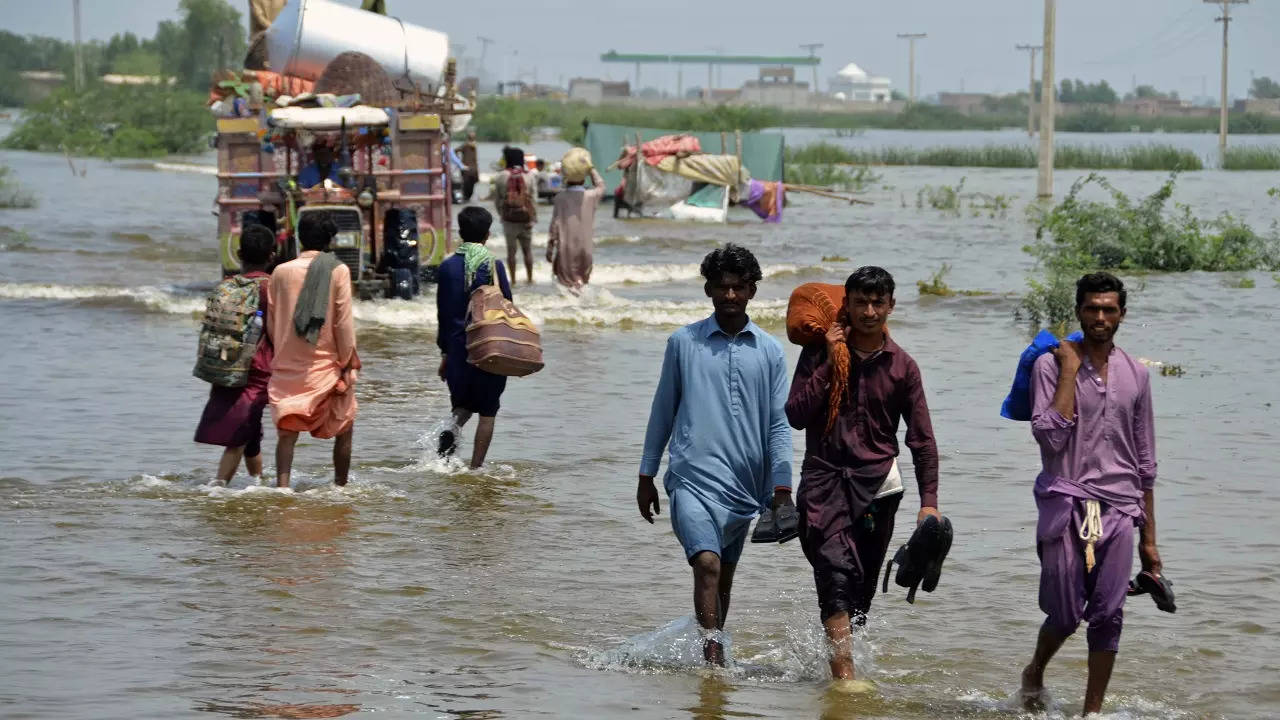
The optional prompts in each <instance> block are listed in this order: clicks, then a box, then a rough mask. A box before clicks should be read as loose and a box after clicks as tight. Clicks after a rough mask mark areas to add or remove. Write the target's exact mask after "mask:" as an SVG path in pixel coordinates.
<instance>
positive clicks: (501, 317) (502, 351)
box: [466, 272, 544, 377]
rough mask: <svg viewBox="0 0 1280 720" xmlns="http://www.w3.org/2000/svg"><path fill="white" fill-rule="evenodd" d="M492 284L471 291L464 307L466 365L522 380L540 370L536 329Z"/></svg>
mask: <svg viewBox="0 0 1280 720" xmlns="http://www.w3.org/2000/svg"><path fill="white" fill-rule="evenodd" d="M490 277H491V278H492V280H493V282H491V283H489V284H486V285H481V286H480V287H478V288H476V289H475V290H473V291H472V292H471V301H470V303H469V304H468V306H467V326H466V332H467V362H469V363H471V364H472V365H474V366H476V367H477V368H479V369H481V370H484V371H485V372H489V373H493V374H494V375H506V376H508V377H524V376H525V375H531V374H533V373H536V372H538V371H539V370H541V369H542V367H543V364H544V363H543V362H542V336H541V334H540V333H539V332H538V328H537V326H535V325H534V324H533V321H532V320H530V319H529V318H528V317H527V316H526V315H525V314H524V313H522V312H520V310H519V309H517V308H516V306H515V304H513V303H512V302H511V301H510V300H508V299H506V298H505V297H503V295H502V289H501V288H499V287H498V282H497V273H496V272H491V273H490Z"/></svg>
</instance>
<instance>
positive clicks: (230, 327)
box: [191, 275, 262, 388]
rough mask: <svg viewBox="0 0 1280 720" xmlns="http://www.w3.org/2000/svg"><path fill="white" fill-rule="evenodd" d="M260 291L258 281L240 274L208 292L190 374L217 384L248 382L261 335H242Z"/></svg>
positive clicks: (255, 306)
mask: <svg viewBox="0 0 1280 720" xmlns="http://www.w3.org/2000/svg"><path fill="white" fill-rule="evenodd" d="M261 293H262V286H261V284H259V282H258V281H257V280H255V279H253V278H247V277H244V276H243V275H236V276H235V277H230V278H227V279H226V280H223V281H222V282H220V283H218V285H217V287H215V288H214V289H213V292H211V293H209V298H208V300H207V301H206V302H205V311H204V320H203V322H202V324H201V327H200V345H199V347H198V348H197V349H196V366H195V369H194V370H192V371H191V374H192V375H194V376H196V377H198V378H200V379H201V380H204V381H205V382H208V383H212V384H214V385H218V386H221V387H232V388H234V387H244V386H245V385H247V384H248V383H249V366H250V365H251V364H252V363H253V356H254V354H255V353H256V352H257V351H258V342H259V341H260V340H261V339H262V338H261V336H259V337H258V338H256V339H253V340H252V342H251V343H246V342H245V340H246V338H245V336H246V335H247V334H249V327H250V325H251V324H252V322H253V318H254V316H255V315H256V314H257V313H258V310H259V305H260V304H261V302H262V295H261ZM259 327H261V326H259Z"/></svg>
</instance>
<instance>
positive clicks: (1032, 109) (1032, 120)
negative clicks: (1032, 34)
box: [1015, 45, 1044, 137]
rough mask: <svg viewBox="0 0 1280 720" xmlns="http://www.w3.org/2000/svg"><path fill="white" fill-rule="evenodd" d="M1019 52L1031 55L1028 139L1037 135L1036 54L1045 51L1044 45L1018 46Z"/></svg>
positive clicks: (1028, 95) (1028, 91)
mask: <svg viewBox="0 0 1280 720" xmlns="http://www.w3.org/2000/svg"><path fill="white" fill-rule="evenodd" d="M1015 47H1016V48H1017V49H1019V50H1026V51H1027V52H1029V53H1031V76H1030V77H1031V80H1030V82H1029V83H1028V84H1027V137H1034V136H1035V134H1036V53H1038V52H1040V51H1041V50H1043V49H1044V46H1043V45H1016V46H1015Z"/></svg>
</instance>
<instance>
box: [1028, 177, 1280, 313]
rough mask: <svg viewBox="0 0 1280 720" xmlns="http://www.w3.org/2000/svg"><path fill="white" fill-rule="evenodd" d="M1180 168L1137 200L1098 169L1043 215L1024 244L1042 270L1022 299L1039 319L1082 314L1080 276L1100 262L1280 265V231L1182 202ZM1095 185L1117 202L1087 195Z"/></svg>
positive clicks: (1121, 266)
mask: <svg viewBox="0 0 1280 720" xmlns="http://www.w3.org/2000/svg"><path fill="white" fill-rule="evenodd" d="M1175 179H1176V175H1170V176H1169V179H1168V180H1166V181H1165V182H1164V184H1162V185H1161V186H1160V188H1159V189H1158V190H1156V191H1155V192H1154V193H1152V194H1151V195H1148V196H1147V197H1145V198H1143V199H1141V200H1140V201H1138V202H1134V201H1133V200H1131V199H1130V198H1129V196H1127V195H1125V194H1124V193H1122V192H1120V191H1119V190H1118V189H1116V188H1115V187H1114V186H1113V185H1111V183H1109V182H1107V180H1106V178H1103V177H1101V176H1099V175H1097V174H1096V173H1094V174H1090V175H1088V176H1086V177H1083V178H1081V179H1079V180H1077V181H1076V182H1075V183H1074V184H1073V185H1072V186H1071V190H1070V192H1068V193H1067V196H1066V197H1065V198H1063V200H1062V202H1061V203H1059V204H1058V205H1057V206H1056V207H1054V208H1053V209H1052V210H1050V211H1048V212H1047V213H1045V214H1044V215H1043V216H1042V217H1041V218H1040V220H1039V227H1038V228H1037V229H1036V241H1035V242H1034V243H1032V244H1030V245H1027V246H1026V247H1024V248H1023V250H1024V251H1025V252H1027V253H1029V254H1030V255H1032V256H1033V257H1035V259H1036V261H1037V266H1038V267H1039V269H1040V270H1041V273H1042V275H1041V276H1040V277H1035V278H1031V279H1029V280H1028V285H1029V286H1030V288H1031V290H1030V292H1029V293H1028V294H1027V296H1026V297H1025V298H1023V301H1022V303H1021V304H1020V307H1019V315H1025V316H1026V317H1027V318H1028V319H1030V320H1031V321H1032V322H1033V323H1035V324H1037V325H1048V326H1050V327H1062V326H1064V325H1065V324H1066V323H1069V322H1070V321H1071V319H1072V318H1073V317H1074V314H1075V282H1076V280H1077V279H1078V278H1079V277H1080V276H1081V275H1083V274H1084V273H1087V272H1091V271H1094V270H1114V271H1117V272H1124V271H1144V270H1155V271H1166V272H1185V271H1188V270H1205V271H1211V272H1218V271H1245V270H1259V269H1269V270H1276V269H1280V233H1276V232H1273V233H1272V234H1271V235H1269V236H1263V235H1260V234H1258V233H1256V232H1255V231H1254V230H1253V229H1252V228H1250V227H1249V226H1248V225H1247V224H1245V223H1244V222H1243V221H1241V220H1239V219H1238V218H1235V217H1233V216H1232V215H1230V214H1229V213H1222V214H1221V215H1219V216H1218V217H1217V218H1214V219H1211V220H1201V219H1199V218H1197V217H1195V216H1194V215H1193V214H1192V211H1191V208H1190V207H1188V206H1187V205H1184V204H1181V203H1175V205H1174V207H1173V208H1172V209H1166V205H1167V204H1168V202H1169V199H1170V197H1171V196H1172V195H1173V188H1174V182H1175ZM1089 185H1097V186H1098V187H1100V188H1102V189H1104V190H1106V191H1107V193H1108V194H1109V195H1110V198H1111V202H1110V203H1107V202H1100V201H1095V200H1086V199H1084V198H1082V197H1081V193H1082V192H1083V191H1084V190H1085V188H1086V187H1088V186H1089Z"/></svg>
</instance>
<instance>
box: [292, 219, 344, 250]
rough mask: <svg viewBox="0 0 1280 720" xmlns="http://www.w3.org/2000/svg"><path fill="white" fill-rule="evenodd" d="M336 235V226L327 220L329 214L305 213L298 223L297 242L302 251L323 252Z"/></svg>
mask: <svg viewBox="0 0 1280 720" xmlns="http://www.w3.org/2000/svg"><path fill="white" fill-rule="evenodd" d="M336 234H338V226H337V225H334V224H333V220H331V219H329V213H326V212H314V213H307V214H306V215H303V216H302V219H301V220H299V221H298V242H300V243H302V249H303V250H324V249H325V248H327V247H329V242H330V241H331V240H333V236H334V235H336Z"/></svg>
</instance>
